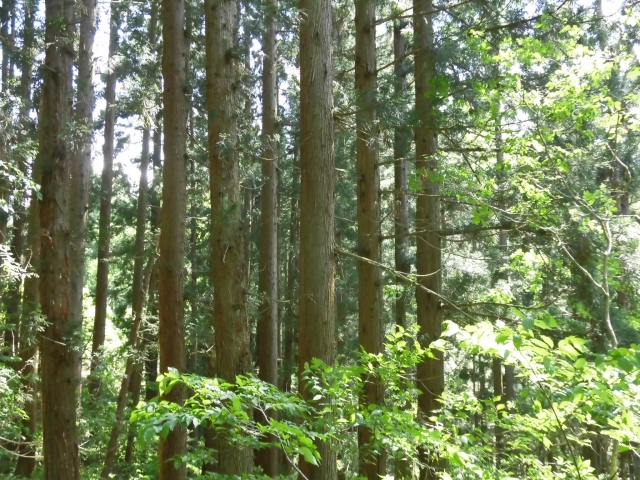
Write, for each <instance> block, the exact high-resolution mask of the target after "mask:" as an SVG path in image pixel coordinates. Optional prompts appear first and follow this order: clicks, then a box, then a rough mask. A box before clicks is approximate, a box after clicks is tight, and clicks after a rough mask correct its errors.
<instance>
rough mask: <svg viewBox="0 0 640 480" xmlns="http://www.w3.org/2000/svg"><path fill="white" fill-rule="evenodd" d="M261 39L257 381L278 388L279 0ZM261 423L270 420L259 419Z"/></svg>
mask: <svg viewBox="0 0 640 480" xmlns="http://www.w3.org/2000/svg"><path fill="white" fill-rule="evenodd" d="M264 8H265V30H264V34H263V39H262V52H263V54H264V56H263V61H262V142H263V151H262V177H263V183H262V191H261V195H260V259H259V262H260V263H259V267H258V271H259V278H258V292H259V294H260V295H261V297H262V301H261V305H260V317H259V319H258V325H257V329H256V341H257V347H258V355H257V357H258V362H257V364H258V378H260V380H263V381H265V382H268V383H271V384H272V385H278V323H279V322H278V319H279V317H278V279H279V270H278V151H277V144H276V141H277V140H276V133H277V115H278V95H277V52H276V15H277V13H278V2H277V0H265V2H264ZM258 421H259V422H263V423H266V422H267V419H265V418H262V416H259V417H258ZM255 458H256V465H257V466H260V467H262V471H263V472H264V473H265V475H268V476H270V477H276V476H277V475H278V450H277V449H276V448H263V449H260V450H258V451H256V454H255Z"/></svg>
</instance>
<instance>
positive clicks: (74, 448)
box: [38, 0, 81, 480]
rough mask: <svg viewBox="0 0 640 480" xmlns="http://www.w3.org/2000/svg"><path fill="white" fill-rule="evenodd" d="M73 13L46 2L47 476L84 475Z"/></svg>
mask: <svg viewBox="0 0 640 480" xmlns="http://www.w3.org/2000/svg"><path fill="white" fill-rule="evenodd" d="M74 14H75V11H74V7H73V4H71V3H69V2H65V1H64V0H47V2H46V4H45V18H46V22H45V23H46V27H45V43H46V45H47V50H46V54H45V62H44V68H43V69H42V75H43V83H42V99H41V102H42V108H41V109H40V123H39V125H38V135H39V159H38V161H39V162H40V163H41V165H42V191H41V195H42V200H41V202H40V228H41V230H40V231H41V236H40V241H41V244H40V248H41V262H40V270H39V274H40V282H39V283H40V285H39V288H40V302H41V308H42V313H43V314H44V315H45V317H46V320H47V322H48V323H47V325H46V327H45V329H44V331H43V332H42V334H41V343H40V349H41V352H42V375H41V379H42V413H43V418H42V427H43V450H42V452H43V456H44V477H43V478H44V479H45V480H58V479H61V478H64V479H68V480H75V479H78V478H80V472H79V461H78V438H77V432H76V387H77V385H78V383H79V378H78V360H79V357H78V355H77V354H76V352H75V348H76V345H77V337H78V335H79V333H80V328H81V325H80V323H79V322H78V319H77V318H76V317H74V316H72V312H71V275H72V273H73V272H72V268H73V267H74V265H73V264H72V263H71V262H70V261H69V257H70V255H71V253H72V252H71V250H72V247H71V245H70V242H69V240H70V237H71V230H70V221H69V220H70V219H69V210H70V208H69V207H70V191H69V190H70V189H69V182H70V180H71V174H72V168H71V167H72V158H71V155H70V152H69V147H68V146H67V145H66V144H65V142H64V138H65V136H64V135H63V133H62V132H63V131H64V129H65V128H66V127H67V123H68V122H69V121H70V120H71V104H72V99H73V88H72V76H71V71H72V67H73V50H72V49H70V48H69V47H68V45H69V42H72V39H73V22H74V16H75V15H74Z"/></svg>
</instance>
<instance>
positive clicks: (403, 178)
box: [393, 22, 411, 328]
mask: <svg viewBox="0 0 640 480" xmlns="http://www.w3.org/2000/svg"><path fill="white" fill-rule="evenodd" d="M403 27H404V24H402V23H399V22H397V23H396V24H394V27H393V58H394V61H395V67H394V70H395V84H394V93H395V94H396V96H398V97H400V96H401V95H402V94H403V92H404V91H405V90H406V89H407V73H408V71H407V61H406V58H405V57H406V50H407V47H406V41H405V38H404V36H403V35H402V28H403ZM404 113H405V109H404V108H401V112H400V114H401V117H400V118H401V122H402V119H403V118H404ZM410 142H411V131H410V129H409V128H407V127H404V126H400V127H396V128H395V129H394V136H393V160H394V187H395V188H394V190H395V194H394V195H395V199H394V200H395V205H394V214H395V215H394V224H395V237H396V238H395V251H394V254H395V269H396V270H397V271H399V272H402V273H404V274H405V275H406V274H408V273H410V272H411V263H410V261H409V237H408V236H407V233H409V202H408V199H407V192H408V174H407V155H408V153H409V148H410ZM405 283H406V282H404V280H401V279H396V284H398V285H400V286H401V287H402V292H401V293H400V294H399V295H397V296H396V304H395V307H396V312H395V313H396V325H399V326H401V327H404V328H406V327H407V288H406V286H405Z"/></svg>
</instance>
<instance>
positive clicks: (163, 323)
mask: <svg viewBox="0 0 640 480" xmlns="http://www.w3.org/2000/svg"><path fill="white" fill-rule="evenodd" d="M184 9H185V2H184V0H163V2H162V22H163V56H162V75H163V79H164V98H163V100H164V129H165V130H164V135H165V140H164V167H163V171H162V174H163V175H162V212H161V214H160V260H159V262H160V266H159V268H158V273H159V297H158V298H159V302H158V303H159V306H160V328H159V333H158V336H159V339H160V373H164V372H166V371H167V370H168V369H169V368H175V369H176V370H178V371H179V372H181V373H182V372H184V371H185V368H186V356H185V346H184V337H185V330H184V266H185V231H186V214H187V165H186V153H187V151H186V133H187V129H186V122H187V116H186V106H187V103H186V99H185V68H184V55H185V48H184V47H185V45H184V40H185V39H184ZM163 398H164V400H167V401H170V402H175V403H178V404H182V402H183V401H184V389H183V388H182V387H181V386H179V385H176V387H174V388H173V389H172V390H171V392H169V393H168V394H166V395H165V396H164V397H163ZM185 453H186V430H185V428H184V427H182V426H176V427H175V428H174V429H173V430H172V431H171V432H170V433H169V435H168V436H167V438H165V439H161V440H160V476H159V478H160V480H181V479H184V478H185V477H186V473H187V472H186V464H185V463H182V464H181V465H180V466H179V467H178V468H176V467H174V461H173V460H172V458H173V457H175V456H176V455H184V454H185Z"/></svg>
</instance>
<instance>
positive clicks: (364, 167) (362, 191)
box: [355, 0, 386, 480]
mask: <svg viewBox="0 0 640 480" xmlns="http://www.w3.org/2000/svg"><path fill="white" fill-rule="evenodd" d="M355 8H356V11H355V19H356V62H355V92H356V105H357V107H356V109H357V112H358V113H356V129H357V164H356V171H357V181H358V185H357V193H358V252H359V254H360V255H361V256H363V257H365V258H368V259H370V260H373V261H375V262H379V261H380V258H381V249H380V246H381V245H380V223H381V222H380V201H379V190H380V174H379V170H378V143H377V142H378V139H377V138H376V136H377V125H376V110H375V104H376V101H377V100H376V98H377V95H376V89H377V70H376V68H377V67H376V8H375V1H373V0H356V1H355ZM383 308H384V305H383V299H382V272H381V271H380V268H378V267H376V266H374V265H372V264H370V263H365V262H358V338H359V342H360V346H361V347H362V348H363V349H364V350H365V351H366V352H367V353H372V354H378V353H380V352H381V351H382V339H383V334H384V327H383V324H382V312H383ZM362 380H363V385H364V387H363V392H362V396H361V398H360V402H361V404H362V408H363V409H366V408H367V407H368V405H378V404H381V403H382V402H383V397H384V391H383V388H382V385H381V383H380V379H379V378H377V377H372V378H367V377H365V378H363V379H362ZM373 440H374V436H373V432H372V431H371V429H370V428H368V427H365V426H359V427H358V452H359V455H360V458H359V474H360V475H361V476H363V477H366V478H368V479H369V480H374V479H375V480H377V479H378V478H379V476H381V475H384V474H385V463H386V462H385V456H384V455H372V454H371V452H370V450H369V449H368V446H369V445H370V443H371V442H372V441H373Z"/></svg>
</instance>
